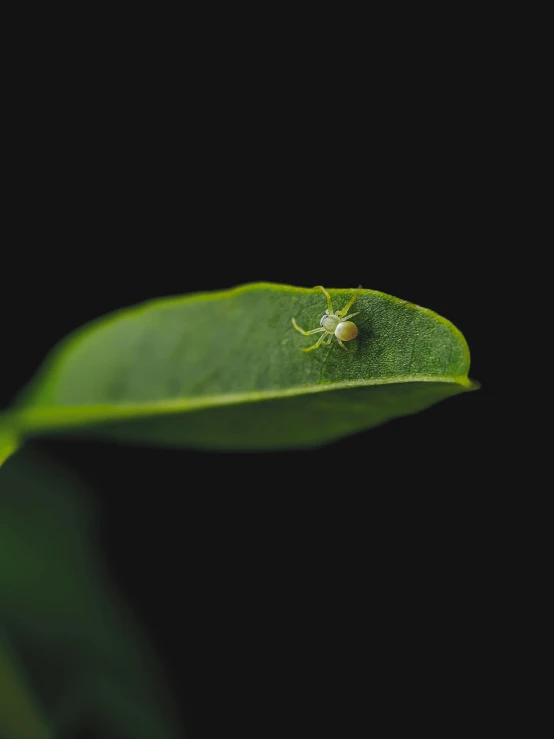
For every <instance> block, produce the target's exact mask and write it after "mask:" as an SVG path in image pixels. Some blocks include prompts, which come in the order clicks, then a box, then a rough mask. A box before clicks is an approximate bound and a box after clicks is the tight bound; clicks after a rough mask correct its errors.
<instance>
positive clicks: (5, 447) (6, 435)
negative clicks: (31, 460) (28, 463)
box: [0, 416, 19, 467]
mask: <svg viewBox="0 0 554 739" xmlns="http://www.w3.org/2000/svg"><path fill="white" fill-rule="evenodd" d="M18 446H19V443H18V439H17V434H16V433H15V432H14V431H12V429H11V428H10V427H9V426H8V425H7V424H5V425H4V423H3V421H2V417H1V416H0V467H1V466H2V465H3V464H4V462H5V461H6V459H8V457H11V455H12V454H13V453H14V452H15V451H16V450H17V448H18Z"/></svg>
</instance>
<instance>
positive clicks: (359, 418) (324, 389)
mask: <svg viewBox="0 0 554 739" xmlns="http://www.w3.org/2000/svg"><path fill="white" fill-rule="evenodd" d="M329 292H330V294H331V296H332V299H333V307H334V309H335V310H337V309H340V308H342V307H343V306H344V305H345V303H346V302H347V301H348V300H349V298H350V296H351V295H352V293H353V290H346V289H337V290H333V289H332V290H330V291H329ZM325 308H326V302H325V297H324V296H323V294H322V293H321V291H319V290H314V289H307V288H299V287H292V286H289V285H278V284H273V283H253V284H247V285H243V286H240V287H237V288H234V289H232V290H226V291H223V292H214V293H193V294H190V295H186V296H183V297H177V298H165V299H160V300H154V301H151V302H148V303H145V304H142V305H139V306H136V307H133V308H129V309H125V310H122V311H118V312H116V313H114V314H111V315H109V316H106V317H103V318H101V319H99V320H98V321H95V322H93V323H91V324H89V325H87V326H84V327H83V328H82V329H80V330H78V331H76V332H75V333H74V334H72V335H70V336H69V337H67V338H66V339H65V340H64V341H62V342H61V343H60V345H58V347H56V348H55V349H54V351H53V352H52V353H51V355H50V356H49V357H48V358H47V360H46V361H45V363H44V365H43V367H42V368H41V370H40V371H39V372H38V374H37V376H36V377H35V379H34V380H33V381H32V382H31V383H30V385H29V387H28V388H27V389H26V390H25V391H24V393H23V394H22V396H21V398H20V400H19V403H18V407H17V409H16V410H15V411H12V414H11V421H12V423H13V425H14V426H15V428H17V430H18V431H19V432H20V433H21V434H22V435H27V436H32V435H41V434H50V433H65V432H68V431H70V432H72V433H73V434H79V435H84V436H87V435H88V436H95V435H96V436H101V437H103V438H111V439H116V440H122V441H133V442H139V443H149V444H158V445H163V446H191V447H200V448H202V447H203V448H215V449H267V448H286V447H309V446H316V445H319V444H323V443H328V442H331V441H333V440H334V439H337V438H340V437H343V436H347V435H349V434H353V433H355V432H357V431H361V430H363V429H368V428H371V427H373V426H378V425H379V424H382V423H385V422H386V421H389V420H391V419H393V418H396V417H398V416H402V415H406V414H409V413H415V412H418V411H421V410H423V409H424V408H426V407H428V406H430V405H432V404H434V403H437V402H438V401H440V400H443V399H445V398H448V397H451V396H453V395H456V394H458V393H461V392H464V391H467V390H471V389H475V387H477V385H476V383H473V382H472V381H471V380H469V379H468V371H469V362H470V357H469V350H468V346H467V343H466V341H465V339H464V337H463V336H462V334H461V333H460V331H458V329H457V328H456V327H455V326H453V325H452V324H451V323H450V322H449V321H448V320H446V319H445V318H442V317H441V316H439V315H437V314H436V313H433V312H432V311H430V310H427V309H425V308H421V307H419V306H416V305H414V304H412V303H408V302H406V301H404V300H400V299H398V298H395V297H392V296H390V295H386V294H384V293H380V292H376V291H373V290H362V291H361V292H360V294H359V295H358V298H357V300H356V302H355V304H354V305H353V307H352V309H351V311H357V312H359V314H358V315H357V316H356V317H355V318H353V320H354V321H355V323H356V325H357V326H358V330H359V333H358V337H357V338H356V339H354V340H353V341H350V342H349V343H348V345H347V346H348V348H349V350H350V351H349V352H346V351H344V350H343V349H342V348H341V347H340V346H339V345H338V343H337V341H336V340H335V338H333V340H332V342H331V344H330V345H329V346H326V345H324V344H322V345H321V346H320V347H318V348H317V349H316V350H314V351H311V352H308V353H306V352H303V351H302V349H303V348H306V347H308V346H310V345H311V344H313V343H314V342H315V341H316V340H317V339H318V338H319V336H320V334H315V335H314V336H303V335H301V334H300V333H299V332H297V331H296V330H295V329H294V327H293V325H292V323H291V319H292V318H293V317H294V318H295V319H296V321H297V322H298V324H299V325H300V326H301V327H302V328H304V329H306V330H308V329H313V328H317V327H319V324H320V319H321V317H322V316H323V314H324V312H325Z"/></svg>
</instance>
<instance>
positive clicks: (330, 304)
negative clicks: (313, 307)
mask: <svg viewBox="0 0 554 739" xmlns="http://www.w3.org/2000/svg"><path fill="white" fill-rule="evenodd" d="M314 290H321V291H322V292H323V294H324V295H325V297H326V299H327V308H328V309H329V310H328V312H329V313H332V312H333V303H332V302H331V296H330V295H329V293H328V292H327V290H326V289H325V288H324V287H322V285H316V286H315V287H314Z"/></svg>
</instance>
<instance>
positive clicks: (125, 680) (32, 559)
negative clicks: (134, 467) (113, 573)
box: [0, 448, 182, 739]
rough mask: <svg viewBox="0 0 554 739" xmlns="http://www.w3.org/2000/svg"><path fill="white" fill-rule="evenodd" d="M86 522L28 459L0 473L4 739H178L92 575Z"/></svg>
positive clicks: (158, 692) (98, 568) (133, 642)
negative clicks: (86, 737)
mask: <svg viewBox="0 0 554 739" xmlns="http://www.w3.org/2000/svg"><path fill="white" fill-rule="evenodd" d="M94 523H95V521H94V512H93V510H92V509H91V498H90V496H89V495H88V492H87V490H86V489H85V488H84V487H83V485H82V483H81V482H80V481H79V480H77V479H76V478H75V477H74V476H73V475H71V474H69V473H68V471H67V470H64V469H62V468H60V467H59V466H58V465H55V464H54V463H52V462H51V461H50V460H48V459H45V458H44V457H41V456H39V455H38V454H37V453H36V452H34V451H33V450H30V449H29V448H26V449H24V450H22V451H20V452H19V453H18V454H16V455H15V456H13V457H11V458H10V459H9V460H8V461H7V462H6V464H5V465H4V466H3V467H2V469H0V638H3V639H4V644H3V646H1V645H0V679H1V680H2V683H1V687H2V690H1V691H0V693H1V694H2V699H1V700H0V736H3V735H5V736H6V737H7V739H19V737H22V739H35V737H36V739H42V738H43V737H48V736H49V734H48V731H47V727H52V729H53V731H54V736H56V737H60V736H64V737H65V736H73V735H75V734H73V733H72V732H74V731H77V729H78V728H79V729H82V728H86V729H87V730H88V731H89V732H92V734H90V735H94V736H99V737H103V739H112V738H113V739H116V738H117V739H158V738H159V739H173V738H177V737H182V733H179V731H178V729H177V719H176V715H177V712H176V710H175V706H174V705H173V704H172V703H171V701H170V698H169V691H168V688H167V684H166V681H165V679H164V676H163V672H162V670H161V667H160V665H159V664H158V662H157V659H156V657H155V655H154V654H153V653H152V651H151V649H150V647H149V645H148V642H147V640H146V638H145V636H144V635H143V633H142V631H141V629H140V627H139V626H138V624H137V623H136V622H135V621H134V619H133V618H132V616H131V614H130V613H129V611H128V610H127V608H126V606H125V604H124V603H122V602H121V600H120V598H119V597H118V595H117V593H116V592H115V591H114V589H113V588H112V586H111V585H110V583H109V578H108V576H107V574H106V572H105V571H104V568H103V565H102V557H101V553H100V551H99V550H98V549H97V547H96V544H95V541H94V537H93V534H92V532H93V529H94ZM10 696H11V697H10ZM43 717H47V719H45V718H43ZM2 732H3V733H2Z"/></svg>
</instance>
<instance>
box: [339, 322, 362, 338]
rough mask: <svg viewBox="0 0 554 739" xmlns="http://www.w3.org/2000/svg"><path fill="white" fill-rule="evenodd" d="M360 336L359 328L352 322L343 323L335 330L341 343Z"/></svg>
mask: <svg viewBox="0 0 554 739" xmlns="http://www.w3.org/2000/svg"><path fill="white" fill-rule="evenodd" d="M357 335H358V327H357V326H356V324H355V323H352V321H341V322H340V323H339V325H338V326H337V327H336V329H335V336H336V337H337V339H340V340H341V341H350V340H351V339H355V338H356V336H357Z"/></svg>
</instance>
